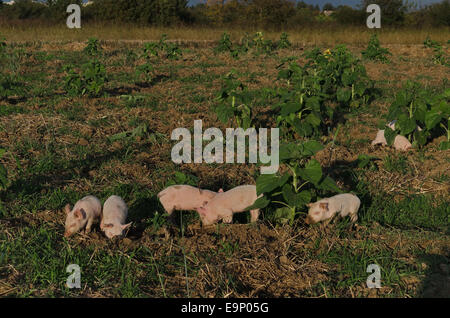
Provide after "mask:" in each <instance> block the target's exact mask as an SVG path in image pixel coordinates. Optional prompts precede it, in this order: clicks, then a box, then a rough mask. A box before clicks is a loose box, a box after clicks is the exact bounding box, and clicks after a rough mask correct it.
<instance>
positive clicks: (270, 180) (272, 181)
mask: <svg viewBox="0 0 450 318" xmlns="http://www.w3.org/2000/svg"><path fill="white" fill-rule="evenodd" d="M278 184H279V178H278V177H277V176H276V175H275V174H262V175H260V176H259V177H258V178H257V179H256V194H257V195H260V194H261V193H268V192H271V191H272V190H274V189H276V188H277V187H278Z"/></svg>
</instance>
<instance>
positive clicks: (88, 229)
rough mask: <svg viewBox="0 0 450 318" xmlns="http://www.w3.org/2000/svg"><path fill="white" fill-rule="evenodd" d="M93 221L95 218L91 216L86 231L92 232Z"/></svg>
mask: <svg viewBox="0 0 450 318" xmlns="http://www.w3.org/2000/svg"><path fill="white" fill-rule="evenodd" d="M92 223H94V218H89V219H88V221H87V224H86V230H85V232H86V233H90V232H91V227H92Z"/></svg>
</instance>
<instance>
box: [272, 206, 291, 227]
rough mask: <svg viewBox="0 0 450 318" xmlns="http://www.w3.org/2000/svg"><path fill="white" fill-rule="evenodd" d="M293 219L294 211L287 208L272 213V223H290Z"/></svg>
mask: <svg viewBox="0 0 450 318" xmlns="http://www.w3.org/2000/svg"><path fill="white" fill-rule="evenodd" d="M294 217H295V210H293V209H290V208H288V207H283V208H278V209H276V210H275V213H274V222H276V223H279V224H286V223H292V222H293V221H294Z"/></svg>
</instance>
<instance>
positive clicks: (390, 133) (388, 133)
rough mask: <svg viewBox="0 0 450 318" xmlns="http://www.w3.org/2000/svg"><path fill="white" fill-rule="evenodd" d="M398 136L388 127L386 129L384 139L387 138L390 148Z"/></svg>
mask: <svg viewBox="0 0 450 318" xmlns="http://www.w3.org/2000/svg"><path fill="white" fill-rule="evenodd" d="M396 136H397V133H396V132H395V130H392V129H391V128H389V127H386V128H385V129H384V138H386V142H387V144H388V145H389V146H391V145H392V144H393V143H394V140H395V137H396Z"/></svg>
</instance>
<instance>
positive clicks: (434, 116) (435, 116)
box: [425, 109, 442, 130]
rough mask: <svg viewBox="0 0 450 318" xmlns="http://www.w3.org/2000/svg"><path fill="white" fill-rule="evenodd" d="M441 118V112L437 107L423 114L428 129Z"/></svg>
mask: <svg viewBox="0 0 450 318" xmlns="http://www.w3.org/2000/svg"><path fill="white" fill-rule="evenodd" d="M441 119H442V115H441V112H440V111H439V110H438V109H431V110H430V111H429V112H428V113H427V114H426V115H425V126H426V127H427V129H428V130H431V129H433V128H434V127H436V125H437V124H439V122H440V121H441Z"/></svg>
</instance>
